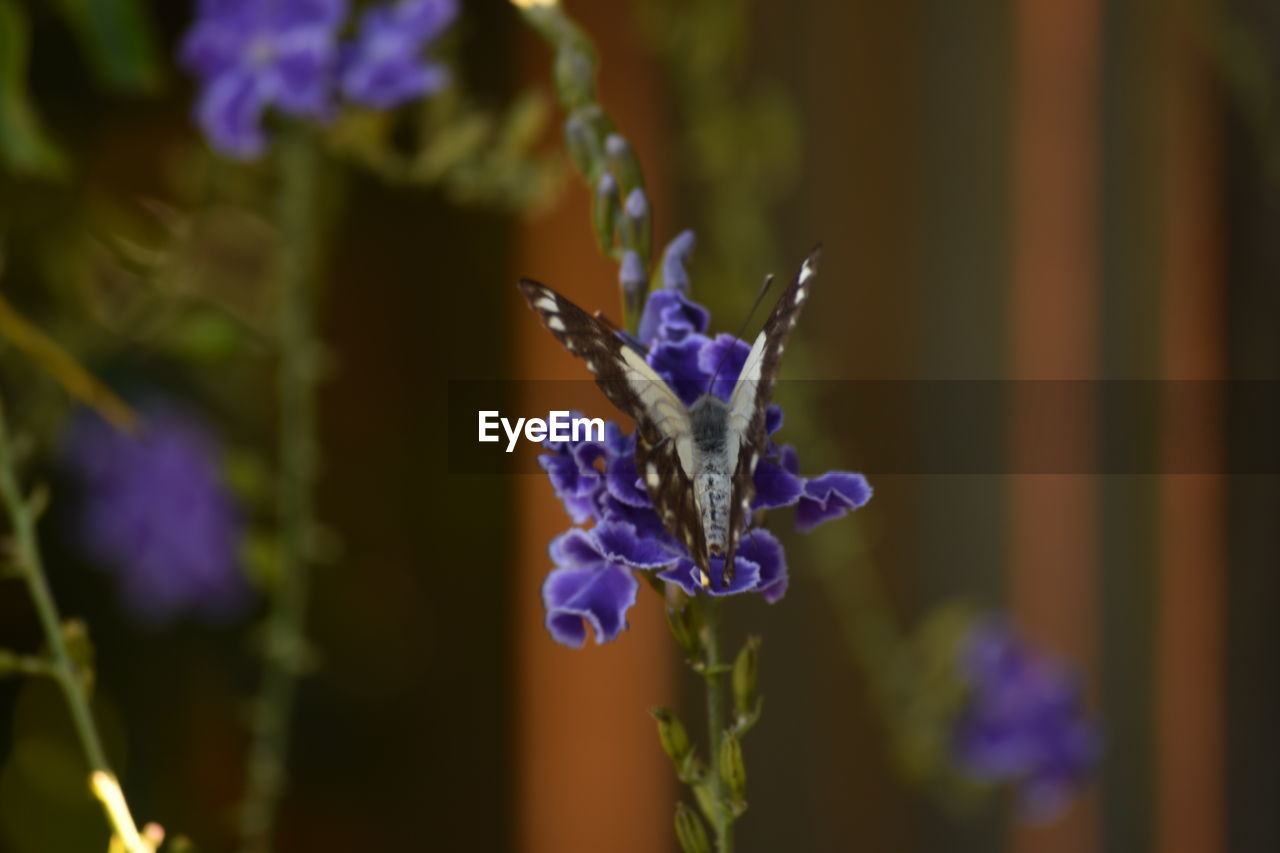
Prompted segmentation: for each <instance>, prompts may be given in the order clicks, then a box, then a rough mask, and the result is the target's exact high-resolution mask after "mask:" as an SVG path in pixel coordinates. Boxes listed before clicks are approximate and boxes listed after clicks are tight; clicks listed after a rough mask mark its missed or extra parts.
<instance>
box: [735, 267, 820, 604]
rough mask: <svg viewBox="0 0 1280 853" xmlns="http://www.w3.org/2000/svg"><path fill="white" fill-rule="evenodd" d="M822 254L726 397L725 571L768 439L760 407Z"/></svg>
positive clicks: (790, 292)
mask: <svg viewBox="0 0 1280 853" xmlns="http://www.w3.org/2000/svg"><path fill="white" fill-rule="evenodd" d="M821 255H822V247H821V246H818V247H816V248H814V250H813V251H812V252H810V253H809V257H807V258H805V261H804V263H803V264H801V265H800V272H799V273H798V274H797V275H796V277H795V278H794V279H793V280H792V282H791V284H790V286H788V287H787V289H786V290H785V291H784V292H783V294H782V296H780V297H779V298H778V302H777V304H776V305H774V308H773V313H772V314H770V315H769V319H768V320H767V321H765V324H764V328H763V329H761V330H760V334H758V335H756V339H755V342H754V343H752V345H751V350H750V352H748V353H747V360H746V361H745V362H744V363H743V365H742V372H740V373H739V374H738V382H737V384H736V385H735V386H734V389H733V394H732V395H730V397H729V435H730V437H731V439H730V440H731V442H732V441H736V446H731V447H730V456H729V458H730V459H731V460H735V465H734V472H733V484H732V485H733V492H732V498H731V499H730V502H729V542H728V545H727V547H726V548H725V573H726V575H729V574H730V573H731V572H732V571H733V555H734V552H735V551H737V548H738V540H739V538H740V537H741V536H742V531H743V530H744V529H745V528H746V526H747V521H748V520H749V518H750V514H751V499H752V498H753V497H754V496H755V484H754V482H753V480H752V477H753V476H754V475H755V471H756V464H757V463H758V462H759V461H760V457H761V456H762V455H763V454H764V452H765V450H766V448H767V444H768V436H767V435H766V434H765V426H764V422H765V412H766V411H767V410H768V408H769V401H770V400H771V399H772V397H773V383H774V381H775V380H776V379H777V376H778V367H779V365H780V364H781V363H782V352H783V350H784V349H786V345H787V338H788V336H789V335H790V334H791V330H792V329H793V328H794V327H795V325H796V320H797V319H798V318H799V316H800V309H801V308H803V307H804V303H805V302H806V301H807V300H808V298H809V285H810V283H811V282H812V281H813V278H814V276H815V275H817V273H818V260H819V258H820V257H821ZM726 580H727V578H726Z"/></svg>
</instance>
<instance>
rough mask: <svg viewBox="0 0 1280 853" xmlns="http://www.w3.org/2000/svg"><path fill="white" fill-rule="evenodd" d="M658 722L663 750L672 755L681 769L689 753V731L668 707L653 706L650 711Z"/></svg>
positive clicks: (659, 737) (659, 738)
mask: <svg viewBox="0 0 1280 853" xmlns="http://www.w3.org/2000/svg"><path fill="white" fill-rule="evenodd" d="M649 713H650V714H652V715H653V718H654V719H655V720H657V722H658V740H660V741H661V742H662V751H663V752H665V753H666V754H667V755H668V756H670V757H671V760H672V761H673V762H675V765H676V768H677V769H679V768H680V767H681V766H682V765H683V764H684V760H685V756H687V755H688V754H689V733H688V732H687V731H686V730H685V727H684V723H682V722H680V719H679V718H678V717H676V715H675V714H673V713H671V711H669V710H668V709H666V708H653V709H651V710H650V711H649Z"/></svg>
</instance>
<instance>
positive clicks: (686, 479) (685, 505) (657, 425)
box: [520, 279, 707, 574]
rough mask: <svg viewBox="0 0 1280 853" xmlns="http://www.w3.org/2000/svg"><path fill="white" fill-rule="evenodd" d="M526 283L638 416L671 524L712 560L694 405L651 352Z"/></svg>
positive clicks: (551, 322) (655, 486)
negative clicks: (701, 505) (697, 490)
mask: <svg viewBox="0 0 1280 853" xmlns="http://www.w3.org/2000/svg"><path fill="white" fill-rule="evenodd" d="M520 291H521V292H522V293H523V294H524V297H525V299H526V300H528V302H529V306H530V307H531V308H533V310H535V311H537V312H538V316H539V317H541V318H542V324H543V325H544V326H546V327H547V330H548V331H550V332H551V334H552V335H554V336H555V338H556V340H558V341H559V342H560V343H561V344H562V345H563V346H564V348H565V349H567V350H568V351H569V352H570V353H572V354H573V355H576V356H577V357H578V358H580V359H582V360H583V361H584V362H586V365H587V369H588V370H590V371H591V373H592V375H593V376H595V380H596V384H597V385H599V386H600V390H602V391H603V392H604V394H605V396H606V397H608V398H609V400H610V401H612V402H613V404H614V405H615V406H617V407H618V408H619V409H621V410H622V411H623V412H624V413H626V414H627V416H629V417H630V418H631V419H632V420H633V421H635V424H636V471H637V472H638V473H639V475H640V478H641V479H642V480H643V481H644V484H645V489H646V490H647V491H648V493H649V498H650V500H652V501H653V508H654V510H655V511H656V512H657V514H658V517H659V518H660V519H661V520H662V523H663V525H664V526H665V527H666V528H667V530H668V531H669V532H670V533H671V535H672V536H674V537H675V538H676V539H677V540H679V541H680V542H683V543H684V545H685V547H686V548H688V550H689V555H690V556H691V557H692V558H693V561H694V562H695V563H696V564H697V565H698V566H699V567H700V568H701V569H702V570H703V572H704V574H705V572H706V567H707V544H706V534H705V532H704V531H703V529H702V517H701V515H700V514H699V512H698V507H697V505H696V502H695V500H694V490H693V483H692V480H691V479H690V473H691V472H693V471H694V470H695V467H696V464H697V460H696V458H695V456H696V450H695V447H694V443H693V431H692V429H691V427H690V424H689V411H688V409H687V408H685V405H684V403H682V402H681V401H680V398H679V397H677V396H676V394H675V392H674V391H672V390H671V386H669V385H668V384H667V383H666V381H665V380H663V378H662V377H661V376H659V375H658V374H657V373H656V372H655V371H654V370H653V368H651V367H650V366H649V365H648V363H647V362H645V359H644V356H643V355H642V354H641V353H640V352H639V351H638V350H636V349H635V348H634V347H632V346H630V345H629V344H627V343H625V342H624V341H623V340H622V338H620V337H619V336H618V334H617V333H616V332H614V331H613V330H612V329H610V328H609V327H608V326H606V325H605V324H604V323H601V322H600V321H599V320H597V319H596V318H595V317H592V316H591V315H590V314H588V313H587V312H586V311H583V310H582V309H581V308H579V307H578V306H577V305H574V304H573V303H572V302H570V301H569V300H568V299H565V298H564V297H563V296H561V295H560V294H558V293H556V292H555V291H554V290H552V289H551V288H549V287H547V286H546V285H543V284H539V283H538V282H536V281H531V280H529V279H522V280H521V281H520Z"/></svg>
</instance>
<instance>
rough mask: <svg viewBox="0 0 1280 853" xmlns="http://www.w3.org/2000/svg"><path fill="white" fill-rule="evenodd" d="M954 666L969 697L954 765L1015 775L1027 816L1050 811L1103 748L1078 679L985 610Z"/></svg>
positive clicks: (1006, 777)
mask: <svg viewBox="0 0 1280 853" xmlns="http://www.w3.org/2000/svg"><path fill="white" fill-rule="evenodd" d="M959 668H960V675H961V678H962V679H964V680H965V682H966V683H967V684H968V686H969V699H968V702H967V705H966V707H965V709H964V711H963V712H962V713H961V715H960V717H959V718H958V720H957V722H956V725H955V728H954V731H953V741H952V745H953V755H954V759H955V762H956V764H957V766H958V769H959V770H960V771H961V772H962V773H963V774H964V775H966V776H968V777H969V778H971V779H973V780H975V781H978V782H986V783H992V782H1013V783H1016V784H1017V785H1018V789H1019V791H1018V793H1019V796H1018V800H1019V807H1020V808H1019V810H1020V812H1021V813H1022V815H1023V817H1024V818H1025V819H1027V820H1031V821H1042V820H1047V819H1049V818H1052V817H1053V816H1055V815H1056V814H1057V813H1058V812H1060V811H1061V810H1062V808H1063V807H1064V806H1065V805H1066V802H1067V800H1068V799H1069V798H1070V796H1071V794H1072V792H1073V791H1074V789H1075V788H1076V787H1078V786H1079V785H1080V784H1081V783H1082V782H1083V781H1084V780H1085V778H1086V777H1087V776H1088V775H1089V773H1090V772H1091V771H1092V769H1093V767H1094V765H1095V764H1096V763H1097V761H1098V757H1099V753H1100V750H1101V746H1100V738H1099V735H1098V731H1097V729H1096V727H1095V725H1094V724H1093V722H1092V721H1091V720H1089V719H1088V718H1087V717H1086V716H1085V712H1084V707H1083V703H1082V699H1081V690H1080V685H1079V683H1078V681H1077V680H1076V678H1075V677H1074V676H1073V674H1072V673H1070V672H1068V671H1067V670H1066V669H1065V668H1064V667H1062V666H1061V665H1059V664H1057V663H1056V662H1054V661H1051V660H1049V659H1047V658H1046V657H1044V656H1043V655H1041V654H1039V653H1038V652H1036V651H1035V650H1034V649H1031V648H1029V647H1028V646H1026V645H1025V644H1023V643H1022V642H1021V641H1020V640H1019V638H1017V637H1016V636H1015V635H1014V634H1013V632H1012V631H1011V630H1010V629H1009V627H1008V626H1007V625H1006V624H1005V623H1004V622H1003V621H1001V620H999V619H996V618H990V617H988V618H985V619H980V620H979V621H977V622H976V623H975V624H974V626H973V628H972V629H970V631H969V633H968V635H967V637H966V638H965V641H964V645H963V648H962V650H961V653H960V666H959Z"/></svg>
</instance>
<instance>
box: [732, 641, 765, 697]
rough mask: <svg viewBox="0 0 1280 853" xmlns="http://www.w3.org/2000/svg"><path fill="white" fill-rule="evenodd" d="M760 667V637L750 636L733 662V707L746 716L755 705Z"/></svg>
mask: <svg viewBox="0 0 1280 853" xmlns="http://www.w3.org/2000/svg"><path fill="white" fill-rule="evenodd" d="M759 668H760V638H759V637H748V638H747V641H746V643H744V644H743V646H742V650H741V651H739V652H738V657H737V658H736V659H735V660H734V662H733V708H734V710H735V711H737V713H738V716H739V717H746V716H748V715H749V714H750V713H751V710H752V708H753V707H754V705H755V693H756V675H757V673H758V672H759Z"/></svg>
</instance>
